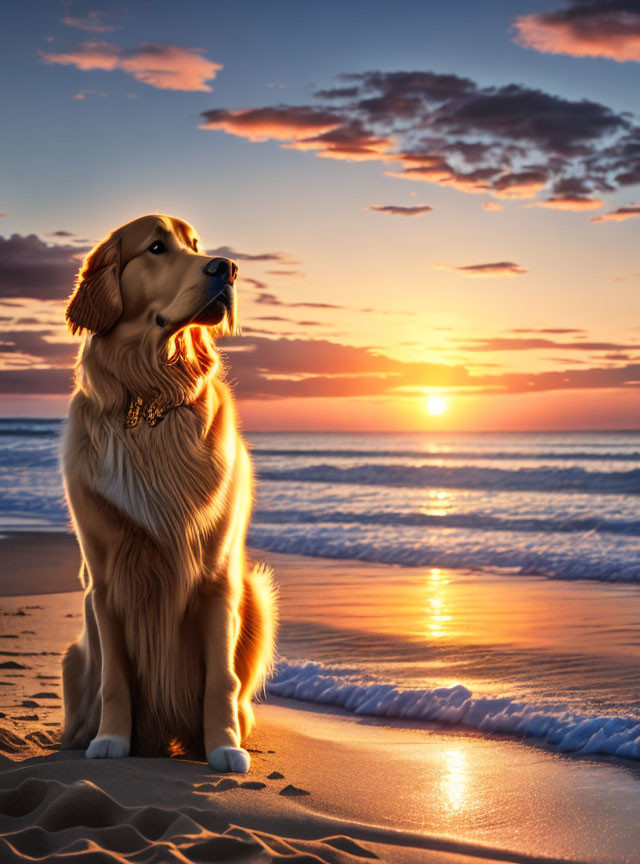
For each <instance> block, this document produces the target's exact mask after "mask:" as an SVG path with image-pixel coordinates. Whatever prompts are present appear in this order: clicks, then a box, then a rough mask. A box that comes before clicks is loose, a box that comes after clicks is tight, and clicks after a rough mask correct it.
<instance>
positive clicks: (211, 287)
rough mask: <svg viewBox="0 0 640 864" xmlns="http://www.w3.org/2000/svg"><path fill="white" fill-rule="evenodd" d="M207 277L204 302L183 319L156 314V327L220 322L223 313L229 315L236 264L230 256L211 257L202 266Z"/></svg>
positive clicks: (209, 324)
mask: <svg viewBox="0 0 640 864" xmlns="http://www.w3.org/2000/svg"><path fill="white" fill-rule="evenodd" d="M202 272H203V273H204V274H205V275H206V276H208V277H209V283H208V285H207V288H206V293H205V301H204V304H203V305H202V306H201V307H200V308H199V309H198V311H197V312H195V313H194V314H193V315H192V316H190V317H189V318H188V319H187V320H185V321H180V322H173V323H172V322H170V321H167V319H166V318H164V317H163V316H162V315H156V324H157V325H158V327H163V328H164V327H169V326H171V327H172V329H174V330H175V329H178V328H180V327H184V326H185V325H187V324H204V325H205V326H213V325H215V324H220V322H221V321H222V320H223V318H224V317H225V315H227V316H229V317H231V315H232V312H233V305H234V293H233V292H234V290H235V288H234V283H235V280H236V276H237V275H238V265H237V264H236V262H235V261H232V260H231V258H212V259H211V260H210V261H207V263H206V264H205V265H204V267H203V268H202Z"/></svg>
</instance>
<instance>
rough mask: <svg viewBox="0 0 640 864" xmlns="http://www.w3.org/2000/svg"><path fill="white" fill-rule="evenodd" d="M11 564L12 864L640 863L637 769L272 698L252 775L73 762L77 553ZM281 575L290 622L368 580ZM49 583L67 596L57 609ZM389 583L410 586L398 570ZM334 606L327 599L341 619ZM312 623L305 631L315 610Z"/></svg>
mask: <svg viewBox="0 0 640 864" xmlns="http://www.w3.org/2000/svg"><path fill="white" fill-rule="evenodd" d="M1 549H2V553H3V558H2V560H3V564H2V570H3V574H2V580H3V581H2V587H3V589H4V590H5V592H6V591H7V589H8V588H11V587H12V586H13V588H14V591H13V595H14V596H5V597H3V598H2V599H1V600H0V611H1V612H2V614H1V615H0V637H2V638H0V651H1V652H2V653H1V655H0V667H1V668H0V712H1V713H2V714H3V715H4V716H3V717H2V718H0V752H2V753H3V754H4V756H3V757H0V860H2V861H5V860H6V861H20V862H26V861H28V860H30V859H33V858H37V859H39V860H45V861H47V860H51V861H54V860H56V861H60V860H65V856H69V855H71V854H74V855H75V856H77V859H78V860H79V861H83V860H86V861H103V860H104V861H107V860H109V861H114V860H115V861H133V860H135V861H139V860H144V861H153V862H156V861H157V862H167V861H185V860H186V861H217V860H230V859H231V858H234V859H235V860H243V861H244V860H246V861H251V860H260V861H269V860H275V859H277V858H279V857H283V856H291V855H293V854H298V855H305V856H315V857H305V858H300V859H296V860H301V861H302V860H305V861H312V860H319V861H328V862H343V861H358V860H362V859H364V858H366V859H371V858H372V857H373V856H377V857H378V858H379V859H381V860H387V861H398V862H407V864H413V862H419V861H420V862H448V864H449V862H450V864H462V862H467V864H468V862H471V861H476V860H489V861H514V862H516V861H533V860H557V861H574V862H575V861H590V862H603V864H622V862H635V861H637V860H639V858H640V838H639V837H638V832H637V816H638V813H640V772H639V771H638V768H637V766H636V765H634V763H632V762H628V763H625V762H623V761H622V760H605V759H595V758H575V757H570V756H562V755H559V754H556V753H550V752H547V751H545V750H543V749H541V748H540V747H535V746H531V745H530V744H528V743H523V742H520V741H516V740H510V739H505V738H499V737H496V736H493V737H487V736H481V735H478V734H475V733H473V732H468V731H460V730H456V729H455V728H453V729H452V728H449V729H443V728H442V727H436V726H434V725H432V724H430V725H427V724H422V725H419V726H411V725H409V724H403V723H401V722H399V721H395V722H394V721H384V720H373V719H370V718H355V717H353V715H349V716H347V715H344V714H341V713H340V712H339V711H333V712H329V711H326V712H325V711H323V710H322V709H321V708H318V706H313V710H311V709H312V706H310V705H308V704H306V703H298V702H290V701H286V700H278V699H276V698H274V697H271V698H270V699H269V701H268V703H267V704H263V705H260V706H258V709H257V720H258V723H257V728H256V731H255V732H254V733H253V734H252V736H251V739H250V740H249V742H248V744H247V746H248V748H249V749H250V750H251V751H252V768H251V772H250V773H249V775H244V776H237V775H236V776H222V775H217V774H215V773H214V772H212V771H211V770H210V769H209V768H208V767H207V766H206V765H204V764H202V763H196V762H186V761H182V760H178V759H138V758H130V759H126V760H119V761H110V760H104V761H88V760H85V759H84V756H83V754H82V753H81V752H61V751H59V750H57V749H56V736H57V733H58V731H59V727H60V723H61V719H62V706H61V698H60V696H61V687H60V678H59V675H60V668H59V666H60V658H61V653H62V652H63V650H64V648H65V646H66V645H67V644H68V642H69V641H70V640H71V639H72V638H74V637H75V636H76V635H77V633H78V631H79V630H80V628H81V623H82V619H81V594H80V593H79V592H78V591H77V590H75V591H74V590H73V589H74V588H76V589H77V582H75V573H76V571H77V563H78V557H77V549H76V548H75V544H74V541H73V540H72V539H71V538H69V537H64V535H30V536H27V535H25V536H23V537H22V538H19V539H18V541H14V540H5V541H3V543H2V547H1ZM267 557H269V558H271V560H272V562H273V563H274V564H276V567H279V569H280V573H281V576H282V588H281V591H282V592H283V593H284V591H285V589H286V588H287V586H290V587H291V591H290V592H289V596H288V599H287V602H286V604H285V605H286V609H287V615H289V616H291V615H295V614H296V612H295V606H296V603H298V602H302V601H301V598H299V599H298V601H296V598H295V591H294V590H293V589H294V587H295V585H296V584H302V583H303V582H304V580H311V581H312V582H313V581H314V580H315V582H316V583H318V584H320V583H324V584H326V585H327V586H328V585H330V584H333V581H334V580H333V579H332V578H331V573H330V572H329V571H332V570H333V571H334V575H335V574H338V573H342V575H343V579H344V580H348V579H349V578H350V577H349V568H350V567H351V568H353V570H354V571H355V570H356V569H357V565H356V564H350V562H323V561H315V560H313V559H302V558H295V557H293V556H292V557H290V558H287V557H286V556H267ZM273 559H277V560H273ZM49 564H51V566H49ZM383 569H385V570H386V568H383ZM43 572H46V574H47V584H48V585H55V586H56V587H57V589H58V591H60V586H61V585H64V586H65V587H66V588H67V591H66V593H49V592H47V593H44V591H47V589H46V588H45V589H44V591H43V587H44V586H43V585H42V581H41V580H42V573H43ZM65 574H67V575H66V576H65ZM296 574H297V575H296ZM387 575H388V576H389V578H390V580H391V582H393V578H395V579H396V580H398V579H400V581H401V578H400V574H399V573H398V569H397V568H394V569H393V570H389V572H388V574H387ZM65 579H66V581H65ZM56 580H59V581H56ZM38 585H39V586H40V588H39V593H31V594H30V596H27V595H29V589H35V588H36V587H37V586H38ZM21 586H23V587H22V591H19V590H18V589H19V588H20V587H21ZM343 587H344V586H343ZM330 593H331V592H330V590H329V589H328V588H327V593H326V594H325V595H323V602H324V600H325V599H326V600H327V603H328V608H329V609H330V608H331V602H332V601H331V596H330ZM400 593H402V592H400ZM342 596H343V600H344V593H343V595H342ZM403 596H404V595H403ZM390 597H391V593H390ZM333 601H334V602H338V595H337V594H336V595H335V596H334V598H333ZM403 602H404V601H403ZM303 605H304V604H303ZM363 606H364V607H365V608H366V602H364V603H363ZM297 614H298V615H299V616H300V617H301V621H300V625H299V626H301V627H303V626H305V616H306V615H307V613H305V612H304V610H303V608H302V606H298V612H297ZM318 614H320V613H318ZM323 614H325V615H326V614H327V612H326V609H325V612H324V613H323ZM363 614H364V613H363ZM310 624H311V622H310V621H308V622H307V624H306V626H309V625H310ZM323 624H326V620H325V621H324V622H323ZM291 638H294V637H291ZM74 860H75V858H74Z"/></svg>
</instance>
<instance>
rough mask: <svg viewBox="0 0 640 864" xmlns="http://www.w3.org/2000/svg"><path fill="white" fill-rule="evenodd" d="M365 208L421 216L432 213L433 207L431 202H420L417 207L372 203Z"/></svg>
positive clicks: (379, 211)
mask: <svg viewBox="0 0 640 864" xmlns="http://www.w3.org/2000/svg"><path fill="white" fill-rule="evenodd" d="M365 210H375V211H376V212H377V213H390V214H391V215H392V216H420V215H421V214H422V213H431V211H432V210H433V207H432V206H431V205H430V204H419V205H417V206H415V207H401V206H400V205H397V204H370V205H369V206H368V207H365Z"/></svg>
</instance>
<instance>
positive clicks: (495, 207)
mask: <svg viewBox="0 0 640 864" xmlns="http://www.w3.org/2000/svg"><path fill="white" fill-rule="evenodd" d="M482 209H483V210H487V211H488V212H489V213H497V212H498V211H499V210H503V209H504V208H503V206H502V204H499V203H498V202H497V201H483V202H482Z"/></svg>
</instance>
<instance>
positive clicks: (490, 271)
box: [438, 261, 527, 277]
mask: <svg viewBox="0 0 640 864" xmlns="http://www.w3.org/2000/svg"><path fill="white" fill-rule="evenodd" d="M438 268H439V269H440V270H455V272H456V273H461V274H462V275H463V276H474V277H482V276H485V277H487V276H522V275H523V274H524V273H526V272H527V271H526V270H525V269H524V267H520V265H519V264H514V263H513V261H496V262H493V263H490V264H467V266H466V267H452V266H450V265H448V264H439V265H438Z"/></svg>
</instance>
